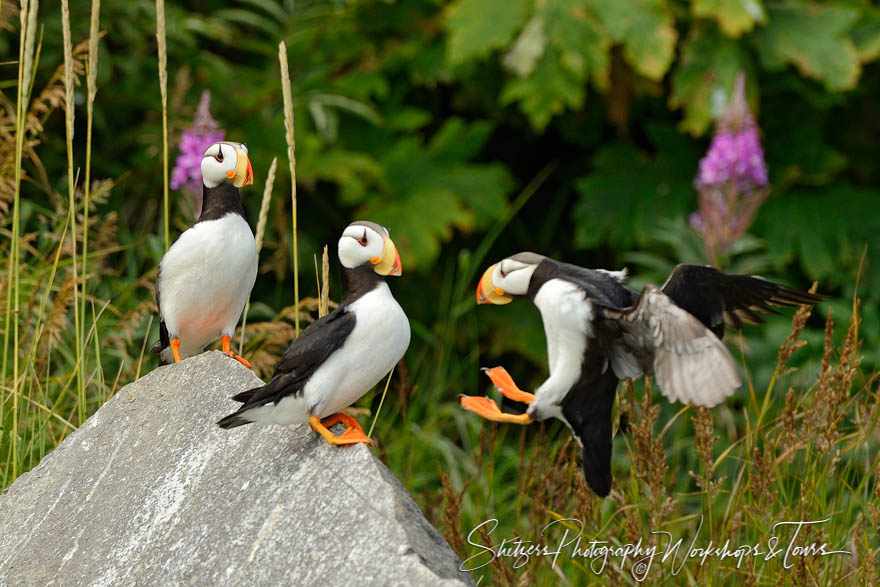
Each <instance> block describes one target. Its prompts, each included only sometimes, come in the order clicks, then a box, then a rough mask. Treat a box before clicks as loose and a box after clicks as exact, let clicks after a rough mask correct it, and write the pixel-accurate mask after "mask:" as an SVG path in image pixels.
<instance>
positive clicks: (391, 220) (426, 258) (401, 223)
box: [358, 184, 474, 268]
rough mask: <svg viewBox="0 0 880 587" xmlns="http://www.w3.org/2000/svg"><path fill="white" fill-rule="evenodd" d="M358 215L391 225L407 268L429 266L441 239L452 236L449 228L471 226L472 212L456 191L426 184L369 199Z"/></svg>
mask: <svg viewBox="0 0 880 587" xmlns="http://www.w3.org/2000/svg"><path fill="white" fill-rule="evenodd" d="M358 217H362V218H370V219H373V220H375V221H376V222H378V223H379V224H381V225H383V226H392V227H394V230H393V233H392V238H393V239H394V244H395V245H397V248H398V249H399V250H400V257H401V259H402V260H403V266H404V267H408V268H414V267H428V266H430V265H431V263H433V261H434V260H435V259H436V258H437V255H439V254H440V244H441V242H445V241H448V240H449V239H450V238H452V234H453V229H455V228H458V229H462V230H470V229H472V228H473V226H474V213H473V212H471V211H470V210H468V209H467V207H466V206H465V205H464V202H462V200H461V199H460V198H459V197H458V196H457V195H456V194H454V193H452V192H451V191H449V190H446V189H443V188H439V187H437V186H432V185H430V184H426V185H424V186H420V187H419V188H417V189H416V190H414V191H412V192H407V193H403V194H400V195H399V196H395V197H392V198H388V199H381V200H379V199H376V198H371V199H370V200H368V202H367V204H365V205H364V207H363V208H361V209H360V210H359V211H358Z"/></svg>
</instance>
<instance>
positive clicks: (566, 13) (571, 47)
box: [542, 0, 611, 89]
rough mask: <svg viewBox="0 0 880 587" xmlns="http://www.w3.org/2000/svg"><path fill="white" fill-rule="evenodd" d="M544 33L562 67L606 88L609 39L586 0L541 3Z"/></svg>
mask: <svg viewBox="0 0 880 587" xmlns="http://www.w3.org/2000/svg"><path fill="white" fill-rule="evenodd" d="M542 13H543V19H544V22H545V23H546V29H547V36H548V37H549V38H550V39H551V42H552V43H553V44H554V45H555V46H556V49H557V50H558V51H559V57H560V60H561V61H562V64H563V66H565V67H566V68H568V69H569V70H570V71H571V72H572V73H574V74H576V75H577V76H578V77H579V79H585V76H586V75H587V74H589V75H590V76H591V77H592V80H593V83H594V84H595V85H596V86H597V87H599V88H601V89H605V88H607V87H608V77H609V60H608V49H609V47H610V45H611V39H609V38H608V36H607V35H606V34H605V31H603V30H602V27H601V26H600V25H599V23H598V21H597V20H596V16H595V14H593V12H592V11H591V10H590V8H589V5H588V0H547V2H546V3H545V4H544V5H543V11H542Z"/></svg>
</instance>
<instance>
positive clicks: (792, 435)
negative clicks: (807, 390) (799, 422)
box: [780, 387, 800, 463]
mask: <svg viewBox="0 0 880 587" xmlns="http://www.w3.org/2000/svg"><path fill="white" fill-rule="evenodd" d="M795 409H796V408H795V405H794V388H792V387H789V388H788V391H787V392H786V394H785V408H783V410H782V450H783V451H784V452H783V455H782V457H781V458H780V462H785V463H790V462H791V460H792V459H793V458H794V451H795V450H796V449H797V448H798V447H799V446H800V440H799V439H798V437H797V433H796V431H795V425H794V421H795V417H796V414H795Z"/></svg>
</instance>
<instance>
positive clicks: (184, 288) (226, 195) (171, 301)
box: [150, 141, 257, 367]
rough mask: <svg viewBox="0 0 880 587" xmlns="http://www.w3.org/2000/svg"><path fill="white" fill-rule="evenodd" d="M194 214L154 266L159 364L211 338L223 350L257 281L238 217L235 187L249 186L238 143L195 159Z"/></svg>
mask: <svg viewBox="0 0 880 587" xmlns="http://www.w3.org/2000/svg"><path fill="white" fill-rule="evenodd" d="M201 167H202V183H203V185H204V187H203V192H202V193H203V197H202V213H201V215H200V216H199V218H198V220H196V223H195V224H194V225H193V226H192V227H191V228H189V229H188V230H186V231H184V233H183V234H181V235H180V238H178V239H177V240H176V241H175V242H174V244H173V245H171V248H169V249H168V251H167V252H166V253H165V255H164V256H163V257H162V261H161V262H160V263H159V275H158V277H157V278H156V306H157V307H158V308H159V342H157V343H156V344H155V346H153V348H152V349H150V352H153V353H159V364H160V365H166V364H168V363H171V362H172V360H173V361H174V362H177V361H180V360H182V359H185V358H186V357H191V356H193V355H197V354H199V353H200V352H202V351H203V350H204V348H205V346H206V345H207V344H208V343H210V342H211V341H213V340H216V339H217V338H218V337H220V338H221V340H222V342H223V352H224V353H226V354H227V355H229V356H230V357H232V358H234V359H236V360H238V361H239V362H241V363H242V364H243V365H245V366H246V367H250V363H248V362H247V361H246V360H244V359H243V358H241V357H239V356H238V355H236V354H235V353H233V352H232V351H231V350H229V343H230V337H231V336H232V334H233V333H234V332H235V326H236V324H237V323H238V319H239V317H240V316H241V311H242V309H244V305H245V303H246V302H247V299H248V296H249V295H250V293H251V288H253V287H254V280H255V279H256V278H257V245H256V243H255V242H254V234H253V233H252V232H251V228H250V226H249V225H248V223H247V220H245V217H244V208H243V207H242V203H241V193H240V192H239V190H238V188H240V187H242V186H245V185H248V184H251V183H253V182H254V170H253V169H252V168H251V162H250V159H248V156H247V147H246V146H245V145H244V144H242V143H230V142H225V141H224V142H221V143H214V144H213V145H211V146H210V147H208V148H207V150H205V155H204V157H203V158H202V165H201Z"/></svg>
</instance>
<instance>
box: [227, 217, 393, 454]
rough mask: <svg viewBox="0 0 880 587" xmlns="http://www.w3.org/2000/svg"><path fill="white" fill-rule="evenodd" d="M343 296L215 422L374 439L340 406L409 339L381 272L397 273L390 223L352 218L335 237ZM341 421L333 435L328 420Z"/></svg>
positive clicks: (339, 440) (365, 387)
mask: <svg viewBox="0 0 880 587" xmlns="http://www.w3.org/2000/svg"><path fill="white" fill-rule="evenodd" d="M338 255H339V262H340V264H341V265H342V295H343V298H342V303H341V304H340V305H339V307H337V308H336V309H335V310H333V311H332V312H330V313H329V314H327V315H326V316H324V317H323V318H320V319H318V320H316V321H315V322H313V323H311V324H310V325H309V327H308V328H306V329H305V330H303V332H302V334H300V335H299V338H297V339H295V340H294V341H293V342H292V343H291V345H290V347H288V349H287V351H285V353H284V356H283V357H281V361H280V362H279V363H278V365H277V366H276V367H275V373H274V374H273V375H272V380H271V381H269V383H267V384H266V385H264V386H262V387H255V388H254V389H249V390H247V391H243V392H241V393H239V394H237V395H235V396H233V398H232V399H234V400H236V401H239V402H243V403H244V405H243V406H241V408H239V409H238V411H236V412H234V413H232V414H230V415H228V416H226V417H225V418H223V419H222V420H220V421H219V422H217V424H218V425H219V426H220V427H221V428H235V427H236V426H241V425H243V424H248V423H250V422H258V423H260V424H282V425H292V424H304V423H306V422H308V423H309V426H311V428H312V430H314V431H315V432H317V433H318V434H320V435H321V436H322V437H323V438H324V440H326V441H327V442H328V443H329V444H353V443H357V442H365V443H367V444H370V445H372V444H373V442H372V441H371V440H370V439H369V438H368V437H367V435H366V434H364V431H363V429H362V428H361V427H360V425H359V424H358V422H357V420H355V419H354V418H353V417H351V416H349V415H346V414H343V413H342V410H343V409H345V408H346V407H348V406H350V405H351V404H353V403H354V402H356V401H357V400H358V399H360V397H361V396H362V395H364V394H365V393H366V392H367V391H369V390H370V388H372V387H373V386H374V385H376V384H377V383H378V382H379V381H380V380H381V379H382V377H383V376H385V375H386V374H387V373H388V372H389V371H390V370H391V369H392V368H393V367H394V365H396V364H397V362H398V361H400V359H401V358H402V357H403V354H404V352H406V349H407V347H408V346H409V340H410V329H409V320H408V319H407V317H406V314H404V313H403V309H402V308H401V307H400V305H399V304H398V303H397V300H395V299H394V296H392V295H391V290H390V289H389V288H388V284H387V283H385V279H383V277H385V276H388V275H400V274H401V266H400V256H399V255H398V253H397V248H396V247H395V246H394V243H393V242H392V240H391V238H390V237H389V234H388V229H387V228H384V227H382V226H379V225H378V224H376V223H374V222H367V221H358V222H352V223H351V224H349V225H348V227H346V229H345V231H344V232H343V233H342V237H340V239H339V246H338ZM337 422H342V423H343V424H345V425H346V430H345V432H344V433H342V434H341V435H340V436H335V435H334V434H333V433H332V432H330V430H329V428H330V427H331V426H332V425H333V424H336V423H337Z"/></svg>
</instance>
